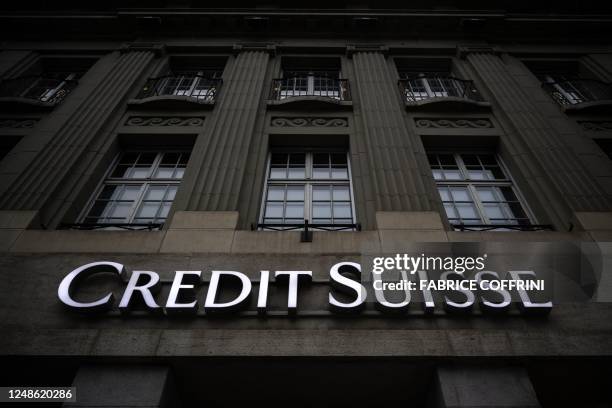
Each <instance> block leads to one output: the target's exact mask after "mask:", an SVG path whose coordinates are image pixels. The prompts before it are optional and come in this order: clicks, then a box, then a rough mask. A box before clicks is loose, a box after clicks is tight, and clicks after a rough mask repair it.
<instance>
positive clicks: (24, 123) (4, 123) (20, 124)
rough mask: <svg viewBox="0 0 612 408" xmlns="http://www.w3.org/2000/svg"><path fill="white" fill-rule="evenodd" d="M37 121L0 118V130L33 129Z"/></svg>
mask: <svg viewBox="0 0 612 408" xmlns="http://www.w3.org/2000/svg"><path fill="white" fill-rule="evenodd" d="M36 122H38V119H31V118H30V119H21V118H19V119H3V118H0V128H13V129H29V128H32V127H34V125H35V124H36Z"/></svg>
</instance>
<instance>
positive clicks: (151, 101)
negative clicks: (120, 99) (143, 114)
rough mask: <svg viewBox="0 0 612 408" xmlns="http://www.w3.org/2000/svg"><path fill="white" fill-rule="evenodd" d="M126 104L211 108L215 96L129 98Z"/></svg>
mask: <svg viewBox="0 0 612 408" xmlns="http://www.w3.org/2000/svg"><path fill="white" fill-rule="evenodd" d="M128 106H130V107H138V108H147V109H149V108H150V109H193V108H198V109H212V108H213V107H214V106H215V98H212V99H210V98H207V99H198V98H193V97H191V96H176V95H163V96H151V97H149V98H142V99H130V100H129V101H128Z"/></svg>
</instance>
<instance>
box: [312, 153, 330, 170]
mask: <svg viewBox="0 0 612 408" xmlns="http://www.w3.org/2000/svg"><path fill="white" fill-rule="evenodd" d="M312 162H313V164H314V165H315V166H318V167H328V166H329V154H327V153H315V154H313V155H312Z"/></svg>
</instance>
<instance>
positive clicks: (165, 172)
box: [155, 167, 174, 178]
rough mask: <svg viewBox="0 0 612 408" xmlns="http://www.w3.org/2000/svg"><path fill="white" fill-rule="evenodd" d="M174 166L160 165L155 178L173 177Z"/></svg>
mask: <svg viewBox="0 0 612 408" xmlns="http://www.w3.org/2000/svg"><path fill="white" fill-rule="evenodd" d="M173 175H174V167H160V168H158V169H157V171H156V172H155V178H172V176H173Z"/></svg>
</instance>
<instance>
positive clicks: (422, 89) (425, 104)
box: [399, 76, 490, 111]
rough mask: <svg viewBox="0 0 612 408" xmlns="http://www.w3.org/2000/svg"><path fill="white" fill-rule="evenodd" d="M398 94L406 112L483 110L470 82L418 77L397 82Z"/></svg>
mask: <svg viewBox="0 0 612 408" xmlns="http://www.w3.org/2000/svg"><path fill="white" fill-rule="evenodd" d="M399 87H400V92H401V94H402V98H403V99H404V102H405V103H406V108H407V109H410V110H436V109H441V110H447V109H453V110H464V111H473V110H487V109H489V108H490V104H489V103H487V102H485V101H484V99H483V98H482V96H481V95H480V93H479V92H478V90H477V89H476V87H475V86H474V83H473V81H471V80H467V79H460V78H455V77H451V76H419V77H415V78H408V79H401V80H400V81H399Z"/></svg>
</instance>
